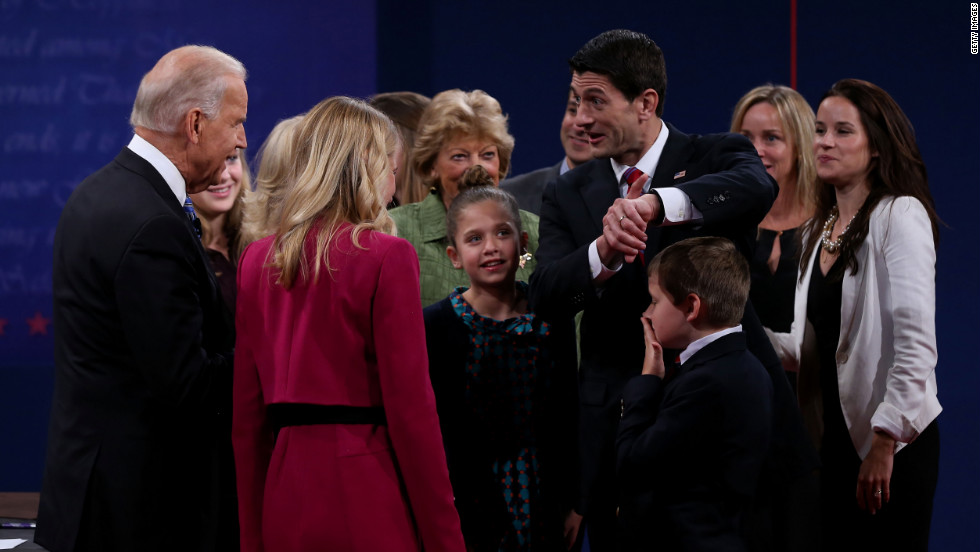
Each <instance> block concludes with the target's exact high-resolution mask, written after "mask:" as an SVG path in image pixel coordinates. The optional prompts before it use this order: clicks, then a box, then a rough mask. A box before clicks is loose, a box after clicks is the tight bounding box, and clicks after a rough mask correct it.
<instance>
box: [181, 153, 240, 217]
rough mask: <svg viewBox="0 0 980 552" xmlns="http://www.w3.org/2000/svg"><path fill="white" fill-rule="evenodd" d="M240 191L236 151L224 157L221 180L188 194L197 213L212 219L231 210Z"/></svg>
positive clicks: (238, 161)
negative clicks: (201, 190) (202, 189)
mask: <svg viewBox="0 0 980 552" xmlns="http://www.w3.org/2000/svg"><path fill="white" fill-rule="evenodd" d="M241 191H242V158H241V153H240V152H238V151H236V152H235V154H234V155H231V156H229V157H227V158H226V159H225V170H224V171H222V172H221V180H220V181H219V182H218V184H215V185H214V186H209V187H208V188H207V189H206V190H204V191H203V192H198V193H196V194H190V197H191V201H193V202H194V210H195V211H197V214H198V215H200V216H202V217H205V218H207V219H208V220H211V219H214V218H215V217H216V216H218V215H220V214H224V213H227V212H228V211H231V208H232V207H234V206H235V200H236V199H237V198H238V195H239V194H240V193H241Z"/></svg>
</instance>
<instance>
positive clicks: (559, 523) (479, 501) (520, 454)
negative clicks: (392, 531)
mask: <svg viewBox="0 0 980 552" xmlns="http://www.w3.org/2000/svg"><path fill="white" fill-rule="evenodd" d="M475 170H477V171H479V170H480V169H479V168H476V169H475ZM446 219H447V224H446V226H447V231H448V238H449V242H450V246H449V247H448V248H447V253H448V255H449V258H450V260H451V261H452V263H453V265H454V266H455V267H456V268H462V269H464V270H465V271H466V274H467V275H468V276H469V279H470V287H469V288H466V287H458V288H456V289H455V290H454V291H453V292H452V293H451V294H450V295H449V297H447V298H445V299H443V300H442V301H441V302H438V303H435V304H434V305H431V306H430V307H428V308H426V309H425V311H424V318H425V329H426V344H427V346H428V351H429V372H430V377H431V378H432V386H433V390H434V391H435V394H436V407H437V410H438V412H439V419H440V423H441V425H442V429H443V440H444V443H445V447H446V456H447V459H448V461H449V473H450V479H451V481H452V485H453V493H454V495H455V497H456V509H457V510H458V511H459V516H460V521H461V523H462V526H463V537H464V539H465V541H466V545H467V548H468V549H469V550H474V551H484V550H486V551H494V552H496V551H498V550H499V551H502V550H506V551H512V550H563V549H566V548H568V547H570V546H571V545H572V544H573V543H574V541H575V538H576V537H577V534H578V525H579V522H580V520H581V516H579V515H578V514H576V513H575V511H574V510H573V509H572V508H573V506H575V504H574V502H573V501H574V500H575V498H576V497H577V494H578V493H577V490H578V478H577V474H578V467H577V464H578V462H577V457H578V454H577V439H576V435H577V433H576V432H577V420H578V415H577V411H576V404H577V394H576V369H575V349H574V333H572V330H571V328H570V325H569V327H567V328H566V327H565V326H564V325H558V324H556V325H553V324H549V323H546V322H543V321H542V320H541V319H540V318H538V317H536V316H535V315H534V314H533V313H531V312H528V308H527V284H526V283H524V282H518V281H516V279H515V274H516V272H517V269H518V267H519V266H520V265H521V264H522V260H523V259H526V257H525V255H526V249H525V246H526V244H527V234H526V233H524V232H523V231H522V229H521V219H520V215H519V213H518V207H517V201H516V200H515V199H514V197H513V196H511V195H510V194H509V193H507V192H504V191H502V190H499V189H497V188H495V187H493V186H492V185H491V186H481V187H476V188H471V189H466V190H464V191H463V192H461V193H460V195H459V196H458V197H457V198H456V199H455V200H454V201H453V202H452V205H451V206H450V207H449V210H448V212H447V215H446ZM563 540H564V545H562V542H563Z"/></svg>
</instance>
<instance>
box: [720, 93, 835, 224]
mask: <svg viewBox="0 0 980 552" xmlns="http://www.w3.org/2000/svg"><path fill="white" fill-rule="evenodd" d="M760 103H767V104H769V105H771V106H773V107H775V108H776V112H777V113H779V121H780V123H782V125H783V132H784V133H785V134H786V136H787V137H788V138H789V140H790V143H791V144H792V146H793V150H794V153H795V155H796V163H795V167H794V168H795V170H796V197H795V198H794V199H795V202H796V204H798V205H799V206H800V207H803V208H804V209H805V210H806V212H807V213H812V212H813V209H814V205H815V202H814V201H813V193H814V190H815V189H816V187H817V161H816V156H815V155H814V154H813V134H814V129H815V127H816V123H815V122H814V119H815V117H814V115H813V109H812V108H811V107H810V104H808V103H807V102H806V99H804V98H803V96H802V95H800V93H799V92H797V91H796V90H793V89H792V88H789V87H787V86H782V85H775V84H766V85H763V86H757V87H755V88H753V89H752V90H749V91H748V92H747V93H746V94H745V95H744V96H742V99H740V100H739V101H738V104H736V105H735V112H734V114H733V115H732V129H731V131H732V132H734V133H740V132H742V122H743V121H744V120H745V114H746V113H747V112H748V111H749V109H750V108H751V107H753V106H754V105H756V104H760Z"/></svg>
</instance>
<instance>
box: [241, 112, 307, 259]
mask: <svg viewBox="0 0 980 552" xmlns="http://www.w3.org/2000/svg"><path fill="white" fill-rule="evenodd" d="M302 121H303V115H297V116H295V117H290V118H289V119H285V120H282V121H279V122H278V123H277V124H276V126H275V127H274V128H273V129H272V132H270V133H269V136H268V138H266V139H265V142H263V143H262V146H261V147H259V152H258V155H256V161H257V163H258V171H257V172H256V174H255V190H254V191H253V192H251V193H248V194H247V195H246V196H245V201H244V209H243V211H244V212H243V215H242V229H241V232H240V240H239V242H240V246H241V249H245V246H247V245H248V244H250V243H252V242H254V241H256V240H259V239H262V238H264V237H266V236H271V235H272V234H275V233H276V230H277V229H278V228H279V217H280V216H281V215H282V204H283V200H284V199H285V197H286V188H287V184H288V183H289V182H290V181H291V179H290V176H289V171H290V170H292V168H293V166H294V165H295V164H296V163H295V159H294V157H295V154H296V136H297V135H298V134H299V129H300V128H302V127H301V125H300V123H301V122H302ZM238 253H239V254H241V251H239V252H238Z"/></svg>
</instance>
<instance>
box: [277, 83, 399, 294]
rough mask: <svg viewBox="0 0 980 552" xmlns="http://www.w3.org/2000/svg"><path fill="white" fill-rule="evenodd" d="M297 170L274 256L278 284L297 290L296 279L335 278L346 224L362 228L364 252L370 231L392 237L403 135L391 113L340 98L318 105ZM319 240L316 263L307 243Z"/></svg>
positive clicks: (305, 125) (307, 124) (299, 149)
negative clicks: (335, 247) (393, 181)
mask: <svg viewBox="0 0 980 552" xmlns="http://www.w3.org/2000/svg"><path fill="white" fill-rule="evenodd" d="M300 124H301V125H302V128H301V129H300V130H299V135H298V136H297V139H296V140H297V141H296V144H295V145H296V154H295V155H294V156H293V159H294V165H293V168H292V170H291V171H290V174H291V175H292V176H291V178H292V179H293V182H292V183H291V184H290V185H289V186H288V188H287V191H286V197H285V200H284V202H283V206H282V216H281V218H280V222H279V228H278V230H277V232H276V238H275V241H274V242H273V247H272V251H271V257H272V259H271V264H272V266H273V267H275V268H276V269H278V271H279V279H278V281H277V283H279V284H280V285H282V286H284V287H286V288H290V287H292V285H293V283H295V281H296V278H297V277H300V278H303V279H304V281H305V280H307V279H308V278H309V277H310V269H311V268H312V270H313V276H312V281H314V282H315V281H316V279H317V278H319V275H320V269H321V265H322V266H325V267H326V269H327V271H328V272H329V271H330V270H331V266H330V260H329V255H328V253H329V245H330V242H331V241H332V239H333V237H334V235H335V234H336V233H337V230H338V227H339V226H340V224H341V223H345V222H347V223H350V224H352V225H354V228H353V230H352V235H351V241H352V242H353V244H354V246H355V247H357V248H360V249H363V247H362V246H361V245H360V243H359V241H358V238H359V236H360V234H361V232H363V231H364V230H376V231H379V232H385V233H392V232H393V231H394V227H395V223H394V221H393V220H392V219H391V217H390V216H389V215H388V210H387V209H386V208H385V197H384V188H385V187H386V185H387V181H388V180H387V179H388V178H389V175H390V173H391V170H392V168H391V160H390V157H391V155H392V154H394V152H395V148H396V147H397V143H398V137H397V136H398V135H397V131H396V130H395V128H394V126H393V125H392V123H391V121H390V120H389V119H388V117H386V116H385V115H384V114H383V113H381V112H380V111H378V110H377V109H375V108H373V107H371V106H369V105H368V104H366V103H365V102H363V101H361V100H357V99H354V98H349V97H345V96H338V97H333V98H327V99H326V100H323V101H322V102H320V103H319V104H317V105H316V107H314V108H313V109H312V110H310V112H309V113H307V114H306V116H305V117H304V118H303V121H302V122H301V123H300ZM311 231H313V232H315V233H316V250H315V254H314V256H313V258H308V256H307V255H306V254H304V243H305V242H306V236H307V234H309V233H310V232H311Z"/></svg>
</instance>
